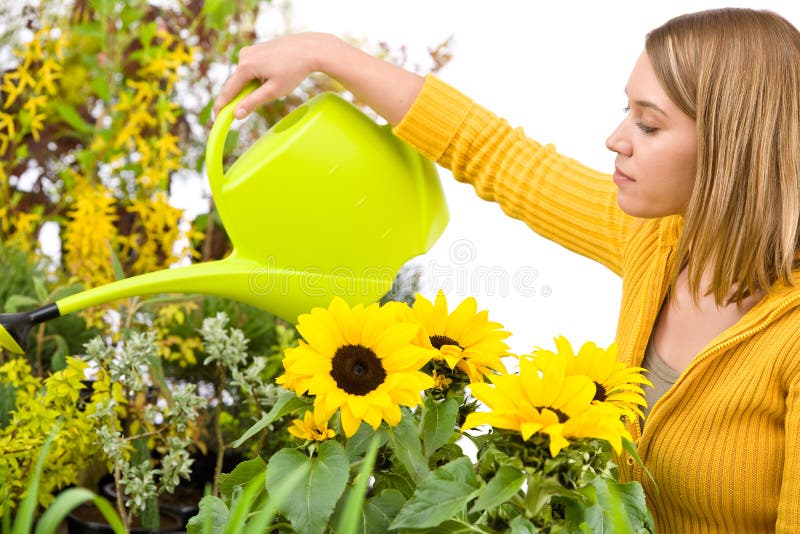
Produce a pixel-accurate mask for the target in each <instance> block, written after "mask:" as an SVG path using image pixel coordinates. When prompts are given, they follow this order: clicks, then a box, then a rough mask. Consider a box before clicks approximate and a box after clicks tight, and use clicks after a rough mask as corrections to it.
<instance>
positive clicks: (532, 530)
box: [508, 515, 539, 534]
mask: <svg viewBox="0 0 800 534" xmlns="http://www.w3.org/2000/svg"><path fill="white" fill-rule="evenodd" d="M508 526H509V534H539V529H538V528H536V527H535V526H533V523H531V522H530V521H529V520H527V519H525V518H524V517H523V516H521V515H518V516H517V517H515V518H514V519H512V520H511V522H510V523H509V524H508Z"/></svg>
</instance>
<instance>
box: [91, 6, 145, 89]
mask: <svg viewBox="0 0 800 534" xmlns="http://www.w3.org/2000/svg"><path fill="white" fill-rule="evenodd" d="M143 16H144V11H143V10H141V9H137V8H135V7H132V6H130V5H125V6H124V7H123V8H122V13H120V15H119V18H120V20H121V21H122V26H123V28H127V27H129V26H130V25H131V24H133V23H134V22H138V21H140V20H142V17H143ZM101 98H103V97H101ZM103 100H105V98H103Z"/></svg>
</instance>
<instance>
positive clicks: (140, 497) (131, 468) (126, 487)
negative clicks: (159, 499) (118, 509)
mask: <svg viewBox="0 0 800 534" xmlns="http://www.w3.org/2000/svg"><path fill="white" fill-rule="evenodd" d="M156 474H157V470H155V469H153V468H152V466H151V465H150V462H149V461H144V462H141V463H140V464H135V465H131V464H130V463H127V462H126V463H125V466H124V468H123V469H122V480H121V481H120V483H121V485H122V488H123V492H124V493H125V496H126V497H127V498H126V499H125V506H127V507H128V508H129V509H130V510H131V512H133V513H134V514H135V515H139V514H141V513H142V512H143V511H144V508H145V506H146V504H147V501H148V500H150V499H151V498H152V497H155V496H156V495H158V493H159V491H158V486H157V485H156V480H155V478H156Z"/></svg>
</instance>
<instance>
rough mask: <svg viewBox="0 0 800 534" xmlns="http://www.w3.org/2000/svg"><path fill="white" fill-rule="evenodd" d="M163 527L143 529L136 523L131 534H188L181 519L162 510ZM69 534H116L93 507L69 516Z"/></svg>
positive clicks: (80, 507) (83, 507) (86, 506)
mask: <svg viewBox="0 0 800 534" xmlns="http://www.w3.org/2000/svg"><path fill="white" fill-rule="evenodd" d="M160 524H161V527H160V528H157V529H149V528H142V527H140V526H137V525H136V524H135V523H134V525H133V526H132V527H131V529H130V530H129V532H130V534H186V530H185V528H184V527H183V525H182V520H181V518H180V517H179V516H178V515H177V514H175V513H173V512H170V511H167V510H161V523H160ZM67 532H68V533H69V534H114V531H113V530H112V529H111V527H110V526H108V523H106V520H105V518H104V517H103V515H102V514H101V513H100V511H99V510H98V509H97V508H95V507H94V506H93V505H83V506H79V507H78V508H76V509H75V510H73V511H72V513H70V514H69V515H68V516H67Z"/></svg>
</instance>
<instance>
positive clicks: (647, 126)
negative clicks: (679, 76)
mask: <svg viewBox="0 0 800 534" xmlns="http://www.w3.org/2000/svg"><path fill="white" fill-rule="evenodd" d="M625 92H626V93H627V95H628V108H627V114H626V116H625V119H624V120H623V121H622V122H621V123H620V125H619V126H618V127H617V129H616V130H614V132H613V133H612V134H611V136H609V138H608V140H607V141H606V146H607V147H608V149H609V150H611V151H613V152H616V153H617V159H616V162H615V170H614V183H616V184H617V203H618V204H619V206H620V208H622V210H623V211H624V212H625V213H628V214H629V215H633V216H635V217H662V216H665V215H675V214H679V213H684V212H685V211H686V207H687V205H688V203H689V198H690V196H691V194H692V187H693V186H694V179H695V172H696V169H697V128H696V123H695V121H694V120H693V119H692V118H690V117H689V116H688V115H686V114H685V113H683V111H681V110H680V108H678V106H677V105H675V103H673V102H672V100H670V98H669V97H668V96H667V93H666V92H665V91H664V89H663V88H662V87H661V85H660V84H659V83H658V79H657V78H656V74H655V72H654V71H653V67H652V65H651V64H650V59H649V58H648V57H647V54H646V53H642V55H641V56H639V59H638V60H637V61H636V65H635V66H634V67H633V72H631V76H630V78H629V79H628V85H627V86H626V88H625Z"/></svg>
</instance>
